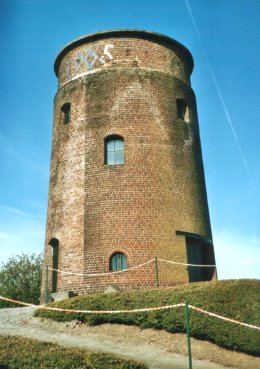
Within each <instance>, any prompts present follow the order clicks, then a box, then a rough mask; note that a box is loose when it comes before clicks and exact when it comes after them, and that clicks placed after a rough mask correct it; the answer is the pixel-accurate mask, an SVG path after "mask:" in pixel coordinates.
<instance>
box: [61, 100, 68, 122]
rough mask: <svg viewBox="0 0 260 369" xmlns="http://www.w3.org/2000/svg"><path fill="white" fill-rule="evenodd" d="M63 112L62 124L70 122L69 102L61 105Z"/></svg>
mask: <svg viewBox="0 0 260 369" xmlns="http://www.w3.org/2000/svg"><path fill="white" fill-rule="evenodd" d="M61 111H62V113H63V124H69V123H70V103H66V104H64V105H63V106H62V107H61Z"/></svg>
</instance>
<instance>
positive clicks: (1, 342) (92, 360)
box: [0, 336, 147, 369]
mask: <svg viewBox="0 0 260 369" xmlns="http://www.w3.org/2000/svg"><path fill="white" fill-rule="evenodd" d="M0 368H1V369H147V367H146V366H145V365H143V364H139V363H137V362H135V361H132V360H124V359H121V358H117V357H116V356H114V355H110V354H101V353H93V352H89V351H86V350H82V349H74V348H63V347H60V346H58V345H54V344H51V343H45V342H40V341H36V340H31V339H28V338H20V337H2V336H0Z"/></svg>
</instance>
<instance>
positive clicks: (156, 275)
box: [155, 256, 159, 288]
mask: <svg viewBox="0 0 260 369" xmlns="http://www.w3.org/2000/svg"><path fill="white" fill-rule="evenodd" d="M155 277H156V284H155V286H156V288H158V287H159V268H158V257H157V256H155Z"/></svg>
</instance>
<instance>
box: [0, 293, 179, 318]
mask: <svg viewBox="0 0 260 369" xmlns="http://www.w3.org/2000/svg"><path fill="white" fill-rule="evenodd" d="M0 300H4V301H8V302H13V303H15V304H19V305H25V306H30V307H36V308H38V309H44V310H52V311H63V312H66V313H83V314H126V313H143V312H147V311H157V310H168V309H173V308H176V307H183V306H185V304H183V303H180V304H175V305H165V306H158V307H153V308H142V309H131V310H129V309H128V310H76V309H62V308H56V307H50V306H46V305H34V304H28V303H27V302H22V301H17V300H12V299H8V298H6V297H3V296H0Z"/></svg>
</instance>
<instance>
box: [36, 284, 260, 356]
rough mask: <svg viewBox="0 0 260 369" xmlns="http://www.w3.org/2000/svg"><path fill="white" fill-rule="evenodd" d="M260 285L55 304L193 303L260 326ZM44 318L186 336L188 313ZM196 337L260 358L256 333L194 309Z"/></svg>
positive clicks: (184, 288)
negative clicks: (129, 327) (114, 325)
mask: <svg viewBox="0 0 260 369" xmlns="http://www.w3.org/2000/svg"><path fill="white" fill-rule="evenodd" d="M259 292H260V281H259V280H230V281H218V282H202V283H192V284H188V285H181V286H178V287H174V288H158V289H153V290H141V291H128V292H119V293H112V294H93V295H86V296H79V297H75V298H72V299H67V300H63V301H60V302H56V303H51V304H49V306H53V307H54V306H56V307H60V308H67V309H80V310H119V309H134V308H145V307H156V306H162V305H169V304H177V303H181V302H185V301H186V300H188V302H189V303H190V304H191V305H195V306H197V307H201V308H202V309H204V310H207V311H210V312H213V313H216V314H219V315H222V316H225V317H228V318H231V319H235V320H238V321H241V322H244V323H248V324H253V325H258V326H260V310H259V298H260V294H259ZM35 315H36V316H38V317H45V318H50V319H53V320H56V321H69V320H74V319H77V320H79V321H81V322H83V323H87V324H89V325H97V324H102V323H117V324H128V325H136V326H139V327H141V328H154V329H165V330H166V331H168V332H171V333H178V332H185V329H186V328H185V315H184V308H183V307H180V308H175V309H171V310H165V311H162V310H161V311H154V312H149V313H127V314H113V315H109V314H102V315H94V314H79V313H76V314H75V313H64V312H54V311H47V310H41V309H39V310H37V311H36V313H35ZM190 333H191V336H193V337H195V338H199V339H202V340H208V341H210V342H213V343H215V344H217V345H219V346H221V347H225V348H228V349H232V350H236V351H241V352H245V353H248V354H251V355H256V356H258V355H259V354H260V349H259V342H260V332H259V331H257V330H254V329H252V328H247V327H243V326H239V325H236V324H233V323H229V322H225V321H222V320H219V319H217V318H213V317H209V316H206V315H204V314H201V313H199V312H196V311H192V310H190Z"/></svg>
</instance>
